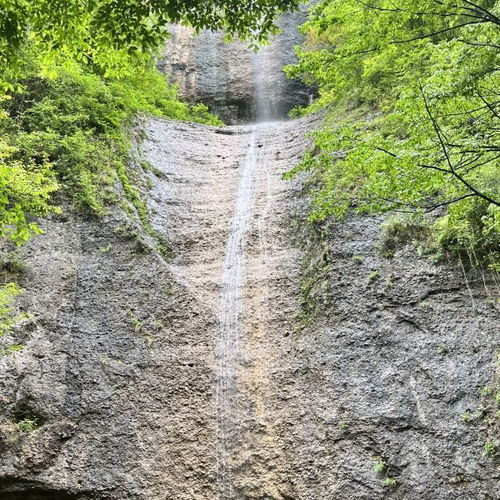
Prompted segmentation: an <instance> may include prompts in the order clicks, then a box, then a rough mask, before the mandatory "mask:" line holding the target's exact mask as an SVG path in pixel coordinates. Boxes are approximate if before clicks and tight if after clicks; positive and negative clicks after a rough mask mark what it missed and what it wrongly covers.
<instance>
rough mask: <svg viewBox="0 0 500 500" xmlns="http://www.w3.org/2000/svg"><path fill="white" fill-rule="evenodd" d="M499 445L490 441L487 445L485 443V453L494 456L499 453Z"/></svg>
mask: <svg viewBox="0 0 500 500" xmlns="http://www.w3.org/2000/svg"><path fill="white" fill-rule="evenodd" d="M497 448H498V447H497V445H496V444H495V443H494V442H493V441H492V440H491V439H488V440H487V441H486V443H484V453H485V454H486V455H489V456H494V455H496V453H497Z"/></svg>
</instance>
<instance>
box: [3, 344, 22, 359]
mask: <svg viewBox="0 0 500 500" xmlns="http://www.w3.org/2000/svg"><path fill="white" fill-rule="evenodd" d="M23 349H24V345H23V344H11V345H8V346H7V347H3V348H1V349H0V356H9V355H10V354H14V353H16V352H20V351H22V350H23Z"/></svg>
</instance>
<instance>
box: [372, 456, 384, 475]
mask: <svg viewBox="0 0 500 500" xmlns="http://www.w3.org/2000/svg"><path fill="white" fill-rule="evenodd" d="M373 468H374V469H375V472H377V473H379V474H382V473H383V472H385V471H386V470H387V464H386V463H385V462H384V460H383V459H382V457H376V458H375V465H374V466H373Z"/></svg>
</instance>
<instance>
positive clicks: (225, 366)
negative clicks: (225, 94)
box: [217, 125, 257, 499]
mask: <svg viewBox="0 0 500 500" xmlns="http://www.w3.org/2000/svg"><path fill="white" fill-rule="evenodd" d="M256 133H257V126H256V125H255V126H253V127H252V128H251V132H250V143H249V146H248V152H247V154H246V157H245V160H244V162H243V166H242V172H241V177H240V180H239V185H238V191H237V194H236V207H235V213H234V217H233V220H232V224H231V229H230V234H229V240H228V242H227V247H226V257H225V262H224V275H223V282H222V293H221V311H220V336H219V343H218V349H217V351H218V352H217V354H218V359H219V374H218V383H217V407H218V432H219V436H218V450H217V483H218V487H219V496H220V498H223V499H226V498H233V495H234V492H233V484H232V480H231V474H230V469H231V466H230V452H231V443H233V442H234V439H235V434H237V432H238V421H237V420H238V414H237V408H236V407H237V404H236V403H237V401H236V398H237V388H236V383H237V368H238V366H239V365H240V364H241V362H242V361H243V360H242V354H241V346H240V345H239V344H240V340H241V338H242V336H243V334H244V332H243V331H242V330H243V325H242V322H241V321H240V316H241V309H242V287H243V283H244V280H245V254H244V244H245V236H246V232H247V228H248V223H249V220H250V217H251V212H252V205H253V184H254V174H255V166H256V164H257V162H256V152H255V150H256Z"/></svg>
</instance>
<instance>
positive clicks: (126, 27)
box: [0, 0, 299, 85]
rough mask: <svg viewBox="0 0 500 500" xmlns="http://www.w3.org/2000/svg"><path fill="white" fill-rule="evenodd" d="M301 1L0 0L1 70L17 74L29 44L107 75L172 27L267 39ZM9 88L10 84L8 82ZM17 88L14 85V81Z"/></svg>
mask: <svg viewBox="0 0 500 500" xmlns="http://www.w3.org/2000/svg"><path fill="white" fill-rule="evenodd" d="M298 3H299V1H298V0H143V1H138V0H1V1H0V67H2V68H10V70H11V71H13V72H14V73H15V70H16V63H18V62H19V59H18V55H19V50H20V49H21V48H22V47H23V46H25V45H26V43H27V42H28V41H30V42H31V43H33V44H35V45H36V46H37V48H38V50H39V51H41V52H43V54H44V55H45V57H46V58H47V59H49V60H53V59H54V58H59V59H61V58H63V59H64V58H68V57H69V58H74V59H77V60H80V61H86V62H92V63H94V64H97V65H99V66H101V67H103V68H105V69H106V71H107V72H108V73H112V72H119V71H121V70H122V69H123V61H124V59H126V58H127V56H128V55H130V54H135V53H138V52H146V53H150V52H151V51H152V50H154V49H155V48H156V47H158V45H159V44H160V43H161V42H162V41H163V40H164V39H165V38H166V37H167V36H168V25H169V23H183V24H187V25H190V26H193V27H194V28H196V29H204V28H207V29H212V30H219V29H224V30H226V32H227V33H228V34H229V35H231V36H238V37H242V38H247V39H250V40H252V41H258V40H262V39H263V38H265V37H266V35H267V34H268V33H272V32H274V31H275V30H276V29H277V28H276V26H275V24H274V20H275V17H276V16H277V15H278V14H279V13H280V12H282V11H285V10H289V9H294V8H296V7H297V6H298ZM6 85H8V84H6ZM10 85H12V83H10Z"/></svg>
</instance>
